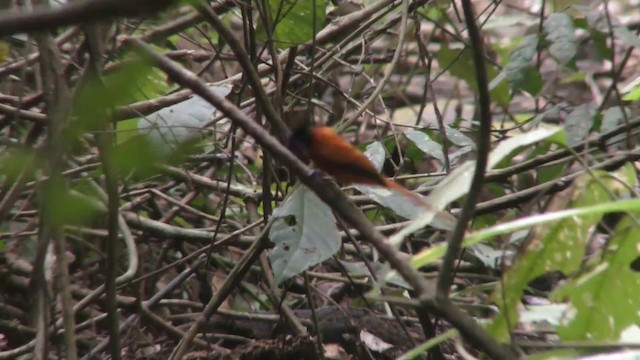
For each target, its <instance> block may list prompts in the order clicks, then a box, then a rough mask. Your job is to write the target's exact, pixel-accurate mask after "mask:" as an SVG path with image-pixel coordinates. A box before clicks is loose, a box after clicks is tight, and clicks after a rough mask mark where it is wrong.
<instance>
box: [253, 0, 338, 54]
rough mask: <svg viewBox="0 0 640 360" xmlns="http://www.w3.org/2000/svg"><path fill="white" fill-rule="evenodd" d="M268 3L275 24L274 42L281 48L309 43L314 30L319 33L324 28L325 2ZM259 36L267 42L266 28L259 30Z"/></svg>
mask: <svg viewBox="0 0 640 360" xmlns="http://www.w3.org/2000/svg"><path fill="white" fill-rule="evenodd" d="M267 3H268V5H269V10H270V12H271V19H272V23H273V24H272V25H273V29H271V33H272V35H273V41H274V43H275V45H276V46H277V47H279V48H289V47H292V46H296V45H299V44H303V43H305V42H308V41H310V40H311V39H313V36H314V30H315V32H316V33H317V32H318V31H320V29H322V28H323V26H324V18H325V11H326V9H325V6H326V5H325V1H323V0H268V2H267ZM314 5H315V8H314ZM314 17H315V29H314ZM260 25H261V26H263V24H262V23H261V24H260ZM258 36H259V38H260V39H261V40H263V41H266V40H267V38H266V32H265V31H264V27H261V29H259V31H258Z"/></svg>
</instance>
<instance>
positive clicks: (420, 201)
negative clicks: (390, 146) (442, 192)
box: [384, 178, 458, 229]
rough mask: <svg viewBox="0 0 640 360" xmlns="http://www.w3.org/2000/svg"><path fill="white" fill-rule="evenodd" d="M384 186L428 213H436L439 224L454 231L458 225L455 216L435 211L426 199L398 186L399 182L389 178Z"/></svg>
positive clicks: (385, 180) (435, 217) (385, 179)
mask: <svg viewBox="0 0 640 360" xmlns="http://www.w3.org/2000/svg"><path fill="white" fill-rule="evenodd" d="M384 185H385V187H387V188H389V189H391V190H394V191H397V192H399V193H401V194H402V195H404V196H406V197H407V198H409V199H410V200H411V201H413V202H414V203H415V204H416V205H418V206H420V207H422V208H424V209H426V210H428V211H432V212H435V216H434V219H437V220H438V221H439V222H441V223H444V224H446V225H447V226H449V227H451V229H453V227H454V226H455V225H456V222H457V221H458V219H456V218H455V216H453V215H451V214H449V213H448V212H446V211H440V210H437V209H435V208H434V206H433V205H431V204H430V203H428V202H427V201H426V200H425V199H424V198H422V197H421V196H420V195H418V194H416V193H414V192H413V191H411V190H409V189H407V188H406V187H404V186H402V185H400V184H398V183H397V182H395V181H393V180H391V179H389V178H384Z"/></svg>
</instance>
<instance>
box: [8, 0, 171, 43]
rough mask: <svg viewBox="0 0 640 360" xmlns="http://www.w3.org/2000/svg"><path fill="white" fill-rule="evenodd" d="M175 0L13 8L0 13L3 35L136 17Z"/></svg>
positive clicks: (120, 0) (94, 1)
mask: <svg viewBox="0 0 640 360" xmlns="http://www.w3.org/2000/svg"><path fill="white" fill-rule="evenodd" d="M173 2H174V1H173V0H154V1H149V0H90V1H89V0H86V1H80V2H70V3H69V4H68V5H65V6H62V7H56V8H48V7H47V8H38V9H36V10H35V11H32V12H15V11H14V12H10V13H7V14H4V15H2V16H0V37H3V36H7V35H12V34H15V33H20V32H36V31H44V30H51V29H53V28H56V27H60V26H67V25H78V24H86V23H89V22H93V21H97V20H105V19H108V18H114V17H136V16H141V15H146V14H150V13H154V12H156V11H159V10H162V9H164V8H165V7H167V6H169V5H171V4H172V3H173Z"/></svg>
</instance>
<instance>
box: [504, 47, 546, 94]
mask: <svg viewBox="0 0 640 360" xmlns="http://www.w3.org/2000/svg"><path fill="white" fill-rule="evenodd" d="M537 48H538V36H537V35H527V36H525V37H524V39H522V43H521V44H520V46H518V48H516V49H515V50H514V51H513V52H512V53H511V55H509V62H508V63H507V65H506V66H505V67H504V70H503V71H504V73H505V76H506V78H507V81H508V82H509V86H510V87H511V90H513V91H516V90H518V89H522V90H524V91H526V92H528V93H529V94H531V95H537V94H538V93H539V92H540V90H541V89H542V77H541V76H540V72H539V71H538V69H536V68H535V67H533V66H532V63H531V62H532V60H533V56H534V55H535V54H536V50H537Z"/></svg>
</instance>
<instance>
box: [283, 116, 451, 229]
mask: <svg viewBox="0 0 640 360" xmlns="http://www.w3.org/2000/svg"><path fill="white" fill-rule="evenodd" d="M288 145H289V148H290V149H291V150H292V151H293V152H294V153H296V154H297V155H298V156H299V157H301V158H302V159H303V160H304V159H306V158H308V159H310V160H311V161H313V163H314V165H315V166H316V167H317V168H318V169H320V170H322V171H324V172H325V173H327V174H329V175H331V176H332V177H333V178H334V179H335V180H336V181H337V182H338V183H341V184H343V185H352V184H355V185H372V186H379V187H384V188H387V189H390V190H394V191H397V192H399V193H401V194H402V195H404V196H405V197H407V198H409V199H410V200H411V201H412V202H414V203H415V204H417V205H419V206H420V207H422V208H425V209H428V210H432V211H434V209H433V206H432V205H431V204H429V203H428V202H426V201H425V200H424V199H423V198H422V197H421V196H420V195H418V194H416V193H414V192H412V191H411V190H409V189H407V188H405V187H404V186H402V185H401V184H398V183H397V182H395V181H393V180H392V179H389V178H388V177H385V176H383V175H381V174H380V173H379V172H378V169H377V168H376V166H375V165H374V164H373V163H372V162H371V160H369V158H368V157H367V156H366V155H365V154H363V153H362V152H361V151H360V150H358V149H357V148H356V147H355V146H353V145H351V143H349V142H348V141H346V140H345V139H344V138H343V137H342V136H340V135H339V134H338V133H336V132H335V131H334V130H333V128H331V127H328V126H320V125H313V126H301V127H299V128H298V129H296V130H295V131H294V132H293V133H291V135H290V137H289V141H288ZM436 212H437V216H438V217H439V218H441V219H444V220H445V221H447V222H448V223H453V224H455V222H456V218H455V217H454V216H453V215H451V214H449V213H448V212H444V211H436Z"/></svg>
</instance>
